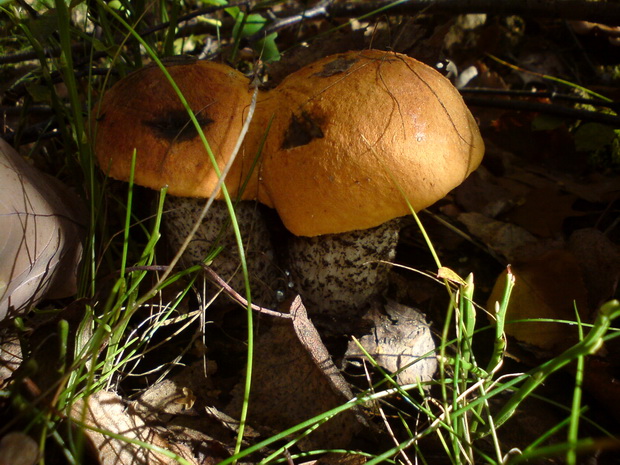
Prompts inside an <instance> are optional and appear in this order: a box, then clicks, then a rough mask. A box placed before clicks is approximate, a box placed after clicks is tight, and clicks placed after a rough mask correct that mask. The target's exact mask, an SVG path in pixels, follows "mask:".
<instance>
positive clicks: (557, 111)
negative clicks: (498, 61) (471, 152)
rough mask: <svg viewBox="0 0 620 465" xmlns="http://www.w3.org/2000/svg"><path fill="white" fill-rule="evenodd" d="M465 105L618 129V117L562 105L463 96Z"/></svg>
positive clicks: (619, 126) (619, 118)
mask: <svg viewBox="0 0 620 465" xmlns="http://www.w3.org/2000/svg"><path fill="white" fill-rule="evenodd" d="M464 100H465V103H467V105H468V106H474V107H476V106H480V107H490V108H501V109H504V110H514V111H527V112H535V113H542V114H546V115H551V116H557V117H560V118H566V119H574V120H581V121H590V122H593V123H601V124H606V125H608V126H612V127H615V128H620V116H616V115H610V114H608V113H600V112H596V111H590V110H581V109H579V108H570V107H565V106H562V105H553V104H550V103H540V102H530V101H524V100H515V99H510V100H504V99H493V98H480V97H470V96H467V95H465V96H464Z"/></svg>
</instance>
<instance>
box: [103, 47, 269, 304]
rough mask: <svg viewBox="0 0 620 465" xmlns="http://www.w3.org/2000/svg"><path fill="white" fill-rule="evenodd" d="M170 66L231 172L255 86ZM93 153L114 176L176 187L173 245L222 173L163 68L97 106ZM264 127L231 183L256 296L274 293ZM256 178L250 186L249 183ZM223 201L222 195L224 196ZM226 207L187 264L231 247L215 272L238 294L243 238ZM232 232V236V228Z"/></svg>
mask: <svg viewBox="0 0 620 465" xmlns="http://www.w3.org/2000/svg"><path fill="white" fill-rule="evenodd" d="M166 70H167V72H168V73H169V74H170V76H171V77H172V79H173V80H174V82H175V83H176V85H177V86H178V87H179V89H180V90H181V92H182V94H183V96H184V98H185V99H186V100H187V102H188V104H189V106H190V107H191V109H192V111H193V112H194V114H195V116H196V119H197V120H198V122H199V124H200V126H201V128H202V130H203V132H204V135H205V137H206V139H207V141H208V143H209V146H210V147H211V149H212V152H213V154H214V156H215V159H216V161H217V164H218V167H219V169H220V170H222V169H223V168H224V167H225V165H226V163H227V162H228V161H229V159H230V157H231V154H232V153H233V151H234V147H235V144H236V143H237V140H238V139H239V135H240V133H241V131H242V127H243V124H244V120H245V118H246V117H247V113H248V108H249V107H250V104H251V100H252V89H250V83H249V80H248V79H247V78H246V77H245V76H244V75H243V74H241V73H239V72H238V71H236V70H234V69H232V68H230V67H228V66H225V65H221V64H218V63H213V62H208V61H196V60H194V59H179V58H177V59H175V60H174V61H171V62H166ZM94 116H95V118H94V119H95V120H96V126H95V128H94V149H95V153H96V156H97V159H98V162H99V165H100V167H101V168H102V169H103V171H104V172H105V173H106V174H107V175H108V176H110V177H112V178H114V179H118V180H121V181H129V178H130V173H131V163H132V157H133V154H134V151H135V157H136V163H135V173H134V179H133V181H134V182H135V184H137V185H140V186H145V187H149V188H152V189H161V188H162V187H164V186H166V187H167V189H168V190H167V194H168V196H167V198H166V207H165V208H166V215H165V217H164V229H165V231H166V233H167V237H168V240H169V242H170V244H171V245H172V247H173V248H174V249H178V248H179V247H180V246H181V244H182V243H183V242H184V241H185V239H186V237H187V236H188V234H189V233H190V231H191V229H192V227H193V225H194V223H195V222H196V220H197V218H198V216H199V214H200V212H201V210H202V208H203V206H204V203H205V200H204V199H205V198H207V197H209V196H211V195H212V194H213V192H214V190H215V189H216V187H217V183H218V180H219V176H218V174H217V173H216V171H215V170H214V168H213V165H212V162H211V160H210V159H209V156H208V153H207V151H206V149H205V147H204V145H203V142H202V140H201V138H200V137H199V135H198V133H197V131H196V129H195V127H194V125H193V124H192V122H191V120H190V117H189V115H188V112H187V110H186V109H185V107H184V106H183V105H182V103H181V101H180V99H179V97H178V95H177V93H176V92H175V90H174V89H173V87H172V86H171V84H170V83H169V82H168V80H167V78H166V76H165V75H164V73H163V72H162V71H161V69H159V68H158V67H157V66H154V65H151V66H146V67H144V68H142V69H140V70H138V71H136V72H134V73H132V74H130V75H128V76H126V77H125V78H123V79H121V80H120V81H119V82H118V83H116V84H115V85H114V86H113V87H112V88H111V89H110V90H109V91H108V92H106V94H105V95H104V97H103V99H102V101H101V104H100V105H99V106H98V107H96V108H95V109H94ZM261 131H262V128H261V127H260V125H256V124H250V130H249V132H248V134H247V135H246V139H245V140H246V143H245V145H244V146H243V148H242V150H241V151H240V153H239V154H238V156H237V158H236V159H235V162H234V163H233V164H232V166H231V169H230V171H229V173H228V176H227V178H226V187H227V189H228V192H229V193H230V196H231V198H233V199H239V200H243V201H239V202H238V203H237V204H236V208H235V211H236V215H237V219H238V221H239V223H240V229H241V232H242V237H243V238H244V240H245V241H246V245H247V250H246V252H247V254H248V259H247V263H248V267H249V272H250V278H251V284H252V288H253V290H254V292H253V296H255V297H256V299H255V300H257V301H263V302H265V303H271V302H273V301H274V297H275V291H274V286H275V284H274V283H275V280H276V274H275V271H274V270H275V269H274V267H273V266H272V265H271V263H272V261H273V248H272V244H271V241H270V237H269V233H268V231H267V228H266V225H265V222H264V219H263V217H262V215H261V214H260V213H259V212H258V210H257V207H258V206H257V204H256V202H255V201H254V200H255V198H256V193H257V186H256V180H257V176H250V173H251V168H252V165H253V163H254V158H255V157H256V152H255V151H254V149H253V147H255V146H256V145H257V144H256V142H255V141H256V140H258V138H259V137H260V136H261ZM246 182H247V184H245V183H246ZM216 198H217V199H222V194H221V192H219V193H218V195H217V197H216ZM226 224H229V214H228V210H227V208H226V205H225V204H224V202H218V201H216V202H214V203H213V205H212V206H211V209H210V211H209V212H208V214H207V217H206V218H205V219H204V221H203V222H202V224H201V225H200V228H199V229H198V231H197V233H196V234H195V236H194V237H193V238H192V241H191V243H190V244H189V246H188V248H187V249H186V251H185V253H184V255H183V261H184V262H185V263H186V264H187V265H194V264H196V263H199V262H202V261H203V260H205V258H206V257H207V256H208V253H209V251H211V250H213V248H214V247H216V246H223V247H224V250H223V251H222V253H220V255H218V256H217V257H216V258H215V259H214V261H213V263H212V264H211V266H212V268H213V269H214V270H215V271H216V272H217V273H218V274H220V275H221V276H222V278H223V279H225V280H231V281H230V284H231V286H232V287H233V288H235V289H243V283H244V281H243V276H242V273H241V271H240V269H239V257H238V251H237V249H236V242H235V238H234V234H233V232H232V230H231V228H227V229H226V228H224V225H226ZM223 228H224V229H225V230H223Z"/></svg>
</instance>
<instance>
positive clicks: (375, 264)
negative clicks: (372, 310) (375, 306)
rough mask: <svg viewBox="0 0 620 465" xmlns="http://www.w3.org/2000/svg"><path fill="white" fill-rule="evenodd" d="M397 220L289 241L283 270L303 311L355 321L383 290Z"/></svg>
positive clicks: (393, 247) (395, 236) (386, 278)
mask: <svg viewBox="0 0 620 465" xmlns="http://www.w3.org/2000/svg"><path fill="white" fill-rule="evenodd" d="M399 225H400V221H399V220H398V219H396V220H392V221H388V222H386V223H384V224H382V225H380V226H377V227H375V228H370V229H366V230H356V231H350V232H346V233H340V234H326V235H323V236H317V237H292V238H291V239H290V241H289V247H288V267H289V269H290V272H291V277H292V280H293V284H294V290H295V291H297V292H299V293H300V294H301V296H302V298H303V300H304V302H305V304H306V306H307V307H308V308H310V309H312V310H313V313H314V314H315V315H316V314H320V315H322V316H323V317H326V319H329V315H331V317H332V319H338V320H345V319H347V318H350V317H355V316H358V315H359V314H360V312H362V311H363V310H365V309H366V308H367V307H368V305H369V304H370V303H371V302H373V301H374V300H375V299H376V298H377V297H378V296H380V295H381V294H382V293H383V292H384V291H385V290H386V288H387V286H388V276H389V268H390V265H389V264H388V263H386V262H392V261H393V260H394V258H395V256H396V245H397V243H398V233H399Z"/></svg>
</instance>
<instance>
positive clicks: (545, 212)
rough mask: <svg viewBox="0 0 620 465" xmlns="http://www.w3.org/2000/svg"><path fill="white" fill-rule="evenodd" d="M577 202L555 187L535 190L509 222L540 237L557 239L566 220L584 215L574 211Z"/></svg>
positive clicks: (511, 216) (510, 214)
mask: <svg viewBox="0 0 620 465" xmlns="http://www.w3.org/2000/svg"><path fill="white" fill-rule="evenodd" d="M575 200H577V196H575V195H573V194H566V193H563V192H561V191H560V190H559V189H557V188H556V187H553V186H550V187H545V188H540V189H533V190H532V191H530V193H529V194H528V195H527V196H526V197H525V199H524V202H523V203H522V204H521V205H520V206H518V207H515V208H514V209H513V210H512V211H511V212H510V213H509V214H508V215H507V216H508V219H509V221H511V222H512V223H514V224H516V225H518V226H521V227H523V228H525V229H526V230H527V231H528V232H530V233H532V234H534V235H536V236H538V237H557V236H559V235H561V233H562V225H563V224H564V220H565V219H566V218H568V217H571V216H580V215H582V214H583V213H582V212H579V211H576V210H574V209H573V204H574V203H575Z"/></svg>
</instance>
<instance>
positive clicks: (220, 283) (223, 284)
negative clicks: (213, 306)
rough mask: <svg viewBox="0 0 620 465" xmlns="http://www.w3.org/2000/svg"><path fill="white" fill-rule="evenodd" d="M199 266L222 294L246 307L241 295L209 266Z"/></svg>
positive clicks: (265, 311) (284, 315)
mask: <svg viewBox="0 0 620 465" xmlns="http://www.w3.org/2000/svg"><path fill="white" fill-rule="evenodd" d="M201 266H202V269H203V270H204V271H205V273H206V274H207V276H208V277H209V278H210V279H211V281H213V282H214V283H215V284H217V285H218V286H220V287H221V288H222V289H224V292H226V294H228V295H229V296H230V297H232V298H233V299H234V300H236V301H237V302H239V303H240V304H241V305H242V306H244V307H245V308H247V307H248V301H247V300H246V299H245V298H244V297H243V296H242V295H241V294H239V293H238V292H237V291H235V290H234V289H233V288H232V287H230V285H229V284H228V283H227V282H226V281H224V280H223V279H222V278H221V277H220V275H218V274H217V273H216V272H215V271H213V269H212V268H211V267H210V266H208V265H205V264H204V263H202V264H201ZM251 307H252V310H254V311H256V312H259V313H263V314H265V315H269V316H275V317H278V318H292V316H291V314H290V313H282V312H277V311H275V310H270V309H268V308H265V307H261V306H259V305H256V304H252V305H251Z"/></svg>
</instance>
